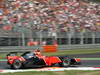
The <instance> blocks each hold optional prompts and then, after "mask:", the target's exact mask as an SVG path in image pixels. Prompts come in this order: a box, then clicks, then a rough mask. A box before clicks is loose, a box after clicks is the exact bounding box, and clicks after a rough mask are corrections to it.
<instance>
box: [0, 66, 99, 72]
mask: <svg viewBox="0 0 100 75" xmlns="http://www.w3.org/2000/svg"><path fill="white" fill-rule="evenodd" d="M65 70H100V68H95V67H68V68H56V67H50V68H41V69H24V70H22V69H20V70H10V69H5V70H0V73H14V72H30V71H31V72H32V71H65Z"/></svg>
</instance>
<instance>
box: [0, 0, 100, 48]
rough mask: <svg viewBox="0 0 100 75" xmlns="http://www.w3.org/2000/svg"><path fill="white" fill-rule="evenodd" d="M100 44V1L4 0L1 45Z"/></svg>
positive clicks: (0, 4)
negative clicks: (32, 43) (31, 42)
mask: <svg viewBox="0 0 100 75" xmlns="http://www.w3.org/2000/svg"><path fill="white" fill-rule="evenodd" d="M54 40H57V43H58V45H75V44H78V45H79V44H82V45H84V44H100V3H94V2H90V1H89V0H0V46H27V43H28V42H29V41H34V42H38V44H39V45H40V44H44V43H46V44H48V45H51V44H53V43H54V42H53V41H54Z"/></svg>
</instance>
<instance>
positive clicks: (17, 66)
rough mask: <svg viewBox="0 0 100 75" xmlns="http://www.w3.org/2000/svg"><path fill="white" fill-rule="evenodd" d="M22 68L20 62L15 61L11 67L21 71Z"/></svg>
mask: <svg viewBox="0 0 100 75" xmlns="http://www.w3.org/2000/svg"><path fill="white" fill-rule="evenodd" d="M21 67H22V63H21V61H20V60H14V63H13V64H12V65H11V68H12V69H20V68H21Z"/></svg>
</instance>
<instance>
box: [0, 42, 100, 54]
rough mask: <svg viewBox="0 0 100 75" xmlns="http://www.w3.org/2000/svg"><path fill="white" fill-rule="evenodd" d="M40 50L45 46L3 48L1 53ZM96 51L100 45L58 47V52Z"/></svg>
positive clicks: (0, 50) (0, 49)
mask: <svg viewBox="0 0 100 75" xmlns="http://www.w3.org/2000/svg"><path fill="white" fill-rule="evenodd" d="M37 48H39V49H40V50H43V46H3V47H0V53H2V52H25V51H33V50H34V49H37ZM85 49H86V50H95V49H100V44H85V45H58V47H57V50H85Z"/></svg>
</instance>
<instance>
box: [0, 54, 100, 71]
mask: <svg viewBox="0 0 100 75" xmlns="http://www.w3.org/2000/svg"><path fill="white" fill-rule="evenodd" d="M99 55H100V53H97V54H90V55H89V54H79V55H72V57H73V56H77V57H80V59H81V61H82V65H79V66H77V67H44V68H30V69H18V70H13V69H10V68H9V66H8V65H7V60H6V59H1V60H0V73H14V72H32V71H65V70H83V71H85V70H86V71H87V70H100V58H99ZM93 56H94V57H93ZM84 57H87V58H84Z"/></svg>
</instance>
